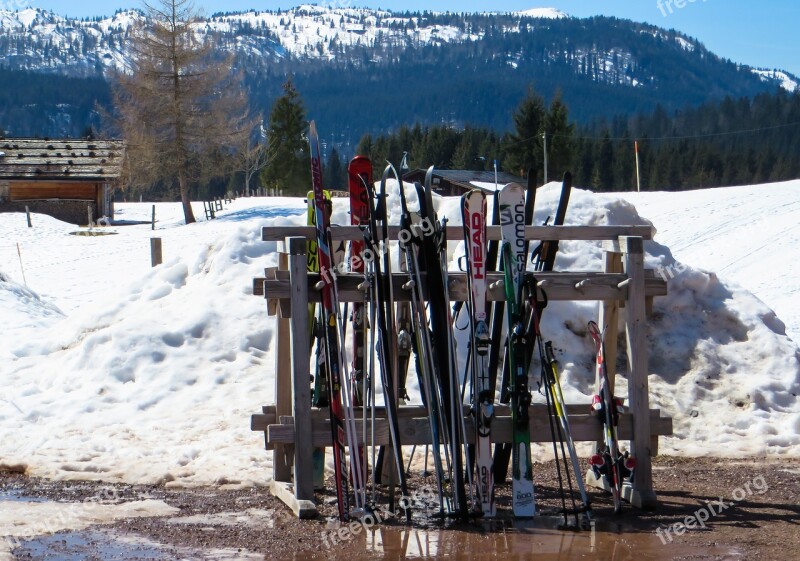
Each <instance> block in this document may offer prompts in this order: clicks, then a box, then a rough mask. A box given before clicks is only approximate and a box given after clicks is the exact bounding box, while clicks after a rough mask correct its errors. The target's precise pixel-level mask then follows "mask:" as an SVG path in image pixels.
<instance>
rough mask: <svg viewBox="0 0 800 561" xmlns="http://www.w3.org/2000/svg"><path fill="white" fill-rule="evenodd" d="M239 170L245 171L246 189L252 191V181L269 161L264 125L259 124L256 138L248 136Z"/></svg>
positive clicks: (242, 151)
mask: <svg viewBox="0 0 800 561" xmlns="http://www.w3.org/2000/svg"><path fill="white" fill-rule="evenodd" d="M239 154H240V158H239V170H238V171H241V172H243V173H244V190H245V193H248V194H249V193H250V182H251V181H252V180H253V177H255V176H256V175H257V174H258V173H259V172H261V170H262V169H263V168H264V166H266V165H267V162H268V161H269V154H268V153H267V144H266V131H265V130H264V125H259V134H258V136H257V137H256V138H254V137H253V136H249V137H247V139H246V140H245V144H244V146H243V147H242V149H241V150H240V152H239Z"/></svg>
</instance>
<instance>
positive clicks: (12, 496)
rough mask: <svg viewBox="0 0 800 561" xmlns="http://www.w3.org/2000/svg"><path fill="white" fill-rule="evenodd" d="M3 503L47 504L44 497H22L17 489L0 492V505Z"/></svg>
mask: <svg viewBox="0 0 800 561" xmlns="http://www.w3.org/2000/svg"><path fill="white" fill-rule="evenodd" d="M3 501H6V502H18V503H46V502H48V499H45V498H44V497H29V496H27V495H24V494H23V493H22V491H20V490H18V489H10V490H7V491H0V503H2V502H3Z"/></svg>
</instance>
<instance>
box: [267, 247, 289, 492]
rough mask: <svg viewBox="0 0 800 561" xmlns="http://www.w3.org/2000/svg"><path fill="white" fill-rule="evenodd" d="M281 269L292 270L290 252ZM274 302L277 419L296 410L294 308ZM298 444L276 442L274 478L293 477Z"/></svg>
mask: <svg viewBox="0 0 800 561" xmlns="http://www.w3.org/2000/svg"><path fill="white" fill-rule="evenodd" d="M278 270H279V271H288V270H289V256H288V255H287V254H286V253H285V252H281V253H279V254H278ZM271 303H273V304H274V310H271V311H272V312H273V315H276V318H277V321H276V323H277V329H276V330H275V348H276V353H275V419H280V418H281V416H283V415H291V414H292V371H291V364H292V349H291V337H292V336H291V325H290V317H291V312H288V311H286V312H287V313H284V310H282V309H281V306H280V304H279V302H277V301H272V302H271ZM293 457H294V447H292V446H287V445H284V444H275V447H274V449H273V453H272V480H273V481H281V482H290V481H291V480H292V463H293V461H294V460H293Z"/></svg>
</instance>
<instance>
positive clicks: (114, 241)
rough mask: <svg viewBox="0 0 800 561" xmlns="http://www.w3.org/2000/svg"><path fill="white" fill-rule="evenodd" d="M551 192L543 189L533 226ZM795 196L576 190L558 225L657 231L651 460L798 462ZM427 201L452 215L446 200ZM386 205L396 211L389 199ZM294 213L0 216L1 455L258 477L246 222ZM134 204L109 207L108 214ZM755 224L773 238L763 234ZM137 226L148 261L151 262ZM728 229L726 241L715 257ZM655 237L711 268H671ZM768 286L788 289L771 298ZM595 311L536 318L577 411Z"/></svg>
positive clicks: (287, 209) (261, 462)
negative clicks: (662, 435)
mask: <svg viewBox="0 0 800 561" xmlns="http://www.w3.org/2000/svg"><path fill="white" fill-rule="evenodd" d="M395 189H396V187H395ZM558 190H559V189H558V186H557V185H554V184H552V185H548V186H546V187H544V188H543V189H541V190H540V193H539V196H538V198H537V216H536V221H537V222H538V223H541V222H543V221H544V219H545V217H546V216H547V215H548V214H551V213H552V209H553V208H554V206H555V203H556V199H557V197H558ZM748 190H749V191H748ZM798 191H800V182H794V183H790V184H779V185H765V186H756V187H749V188H742V189H718V190H714V191H703V192H697V193H688V194H686V195H685V198H684V195H683V194H673V193H671V194H658V193H655V194H643V195H635V194H624V195H622V197H623V198H624V199H627V200H623V198H620V196H617V195H613V196H612V195H595V194H592V193H589V192H586V191H580V190H576V191H575V192H574V194H573V197H572V201H571V206H570V211H569V213H568V216H567V222H568V223H571V224H587V225H602V224H642V223H645V220H644V219H643V218H642V217H645V218H648V219H650V220H652V221H654V222H655V225H656V226H657V227H658V229H659V234H658V236H657V237H656V241H654V242H651V243H648V244H647V251H648V257H647V264H648V266H650V267H657V266H662V267H666V268H670V269H668V270H671V271H677V272H676V274H675V276H674V278H673V279H671V280H670V281H669V288H670V295H669V296H667V297H664V298H659V299H657V300H656V307H655V314H654V316H653V317H652V318H651V322H650V326H651V327H650V333H649V341H650V349H649V352H650V372H651V373H652V374H651V378H650V382H651V389H652V392H653V406H655V407H661V408H662V409H663V410H664V412H665V413H666V414H669V415H672V416H674V418H675V434H676V436H675V437H673V438H668V439H664V440H663V441H662V450H663V451H664V452H665V453H671V454H682V455H701V454H702V455H717V456H741V455H792V456H797V455H800V405H798V401H797V394H798V393H799V392H800V354H799V353H798V350H797V347H796V345H795V344H794V343H793V342H792V341H791V340H790V339H789V338H788V337H787V336H786V335H785V334H783V324H782V323H781V320H783V321H785V322H787V324H789V325H791V326H795V327H793V328H792V329H795V331H794V333H797V331H800V328H798V326H800V320H798V317H800V303H799V302H798V301H797V299H796V298H797V292H798V290H797V287H798V286H800V281H798V280H796V279H797V275H796V274H793V273H796V272H797V270H796V269H797V267H800V265H797V264H796V263H797V262H798V253H800V244H798V243H797V240H796V239H794V238H793V237H792V232H793V231H795V232H796V228H797V214H796V213H797V212H800V195H798ZM755 193H758V200H756V195H755ZM627 201H631V202H634V203H635V204H636V205H638V206H639V207H640V208H639V211H638V213H637V210H636V209H635V208H634V207H633V206H632V205H631V203H629V202H627ZM679 201H680V202H681V204H679ZM687 201H688V202H687ZM346 204H347V201H346V199H339V200H336V201H335V208H334V222H338V223H344V222H346V221H347V220H348V216H347V212H346V211H347V209H346V208H345V205H346ZM437 204H438V205H439V211H440V213H442V214H445V215H448V216H449V217H450V218H451V219H452V220H453V222H454V223H458V222H459V221H460V218H459V213H458V210H457V209H458V201H457V200H456V199H440V200H438V203H437ZM390 205H391V206H392V209H393V213H394V218H395V219H396V218H397V209H398V197H397V195H394V196H393V197H392V198H391V200H390ZM681 205H683V207H682V206H681ZM687 206H688V207H689V210H686V209H685V208H684V207H687ZM304 209H305V206H304V203H303V201H302V200H301V199H293V198H255V199H239V200H237V201H234V202H233V203H231V204H230V205H227V208H226V210H225V211H223V212H220V213H219V214H218V218H217V220H214V221H209V222H206V221H201V222H199V223H196V224H192V225H189V226H185V225H183V224H182V220H181V211H180V206H179V205H178V204H159V205H157V216H158V220H159V222H158V229H157V230H156V231H155V232H152V231H151V230H150V225H149V224H138V225H136V224H131V225H126V226H114V227H111V228H105V229H104V231H112V232H116V234H115V235H105V236H96V237H89V236H74V235H70V233H71V232H74V231H77V230H80V229H79V228H77V227H74V226H71V225H68V224H64V223H62V222H59V221H56V220H54V219H52V218H49V217H47V216H43V215H34V216H33V223H34V227H33V228H27V227H26V225H25V218H24V216H23V215H19V214H0V275H2V277H0V322H2V325H3V326H4V329H3V336H2V337H0V369H1V370H2V371H1V372H0V431H1V432H2V435H3V437H2V439H0V465H22V466H25V467H26V468H27V471H28V473H30V474H33V475H40V476H46V477H52V478H59V479H70V478H89V479H102V480H109V481H127V482H163V483H167V484H168V485H171V486H191V485H200V484H208V483H216V484H222V485H231V486H245V485H253V484H257V485H258V484H264V483H266V482H267V481H268V479H269V476H270V469H269V466H270V458H269V455H268V454H267V453H266V452H265V451H264V449H263V438H262V437H261V436H259V435H258V434H256V433H252V432H250V430H249V416H250V414H252V413H255V412H258V411H259V410H260V407H261V405H263V404H267V403H271V402H273V399H274V377H273V372H274V354H273V330H274V319H273V318H270V317H268V316H267V310H266V306H265V303H264V301H263V299H259V298H256V297H254V296H252V295H251V287H252V279H253V278H254V277H257V276H261V275H262V274H263V269H264V267H268V266H271V265H274V264H275V263H276V250H277V249H278V248H277V244H274V243H265V242H262V241H261V240H260V229H261V227H262V226H265V225H273V226H285V225H290V224H302V223H303V222H304V221H305V216H304ZM792 209H794V210H792ZM712 210H713V212H711V211H712ZM150 212H151V205H149V204H134V203H129V204H121V205H119V207H118V213H117V219H118V220H121V221H129V222H136V221H137V220H141V221H144V220H148V219H149V217H150ZM195 212H196V213H197V214H198V216H201V215H202V213H201V208H200V205H197V207H196V208H195ZM792 212H794V213H795V214H792ZM640 215H641V216H640ZM709 216H710V217H709ZM744 216H749V217H750V220H749V222H747V221H745V222H743V217H744ZM756 216H759V217H762V219H763V221H762V222H756V220H755V217H756ZM712 218H713V220H714V221H715V222H711V220H712ZM762 219H759V220H762ZM743 224H744V225H743ZM748 224H749V225H748ZM725 228H727V229H728V231H729V234H728V235H727V236H726V235H724V231H725ZM742 228H745V231H741V230H742ZM793 229H794V230H793ZM769 231H772V232H773V233H774V234H777V233H780V234H781V237H777V238H775V241H774V242H770V243H766V240H767V239H769V238H770V236H769ZM154 235H155V236H158V237H161V238H162V240H163V247H164V264H163V265H161V266H159V267H157V268H155V269H151V268H150V259H149V238H150V237H152V236H154ZM795 235H796V234H795ZM737 236H738V237H737ZM759 239H761V240H762V241H759ZM732 240H739V244H742V245H739V247H734V248H732V249H729V248H728V247H729V244H732V243H733V241H732ZM17 244H19V250H20V255H21V257H22V266H23V267H24V272H25V278H26V280H27V284H28V288H25V286H24V282H23V277H22V269H21V267H20V262H19V255H18V253H17ZM660 244H668V245H674V247H675V249H674V251H675V253H676V255H678V256H679V257H680V258H681V259H682V260H683V261H684V262H686V263H688V264H689V265H692V266H693V267H698V268H702V269H704V270H708V271H715V270H719V271H718V273H719V274H714V273H711V272H709V273H706V272H703V271H701V270H699V269H695V268H691V267H690V268H684V267H679V268H676V267H675V261H674V259H673V258H672V256H671V254H670V251H669V250H668V249H667V247H666V246H665V245H660ZM762 245H764V247H763V248H762V247H761V246H762ZM759 248H761V250H760V251H755V250H756V249H759ZM460 252H463V244H462V243H452V244H451V245H450V257H451V259H453V263H452V265H451V268H455V267H456V263H455V259H457V257H458V256H459V253H460ZM601 256H602V253H601V250H600V248H599V246H598V245H597V244H595V243H587V242H564V243H562V244H561V248H560V254H559V258H558V261H557V265H556V266H557V268H559V269H567V268H569V269H574V270H599V268H600V263H601ZM737 256H741V258H740V259H739V260H738V261H737ZM748 279H749V280H751V281H752V283H750V284H748V283H746V282H744V281H745V280H748ZM773 279H775V280H774V281H773ZM779 286H782V287H784V288H785V290H786V291H790V290H791V291H792V292H787V294H793V295H794V296H786V297H785V299H781V294H783V293H782V292H781V290H784V288H779ZM745 288H748V289H749V290H751V291H754V292H755V293H756V294H757V295H758V296H759V298H760V300H759V298H756V297H754V296H753V295H752V294H751V293H750V292H748V291H747V290H745ZM762 301H763V302H762ZM764 302H767V303H769V304H771V305H772V306H773V308H774V309H775V311H776V312H777V315H778V317H780V319H778V317H776V315H775V314H774V313H773V312H772V310H771V309H770V308H769V307H768V306H767V305H766V304H765V303H764ZM596 313H597V304H596V303H555V302H554V303H551V304H550V305H549V307H548V310H547V312H546V314H545V317H544V321H543V325H542V330H543V332H544V333H545V334H546V336H547V337H548V338H551V339H552V340H553V341H554V344H555V347H556V348H557V349H558V353H559V355H558V358H559V360H560V364H561V367H562V369H563V375H564V383H565V384H566V386H567V387H566V389H565V391H566V393H567V398H568V399H569V400H570V401H572V402H575V403H587V404H588V403H589V401H590V397H589V396H590V394H591V393H592V391H593V389H592V380H593V374H592V359H593V353H592V348H591V345H590V343H589V341H588V337H587V335H586V330H585V326H586V322H587V321H588V320H589V319H592V318H594V317H595V316H596ZM413 378H414V377H413V376H410V377H409V379H410V380H411V379H413ZM620 388H621V391H623V392H624V388H625V383H624V380H621V381H620ZM413 390H414V388H412V393H413Z"/></svg>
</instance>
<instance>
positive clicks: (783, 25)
mask: <svg viewBox="0 0 800 561" xmlns="http://www.w3.org/2000/svg"><path fill="white" fill-rule="evenodd" d="M156 1H157V0H156ZM302 3H304V2H302V1H301V0H297V1H284V0H280V1H277V0H195V6H196V7H197V8H198V9H201V10H203V11H204V13H205V14H206V15H210V14H212V13H214V12H218V11H239V10H247V9H251V8H253V9H263V10H266V9H277V8H290V7H292V6H296V5H299V4H302ZM308 3H312V2H308ZM317 3H319V4H327V5H332V6H342V7H343V6H369V7H374V8H377V7H382V8H387V9H392V10H412V11H413V10H436V11H447V10H450V11H459V12H464V11H467V12H480V11H513V10H524V9H528V8H534V7H554V8H558V9H560V10H563V11H564V12H567V13H568V14H570V15H573V16H579V17H585V16H592V15H608V16H616V17H621V18H628V19H633V20H636V21H645V22H648V23H652V24H655V25H659V26H661V27H666V28H675V29H677V30H679V31H682V32H684V33H687V34H688V35H691V36H693V37H696V38H698V39H700V41H702V42H703V43H704V44H705V45H706V47H708V48H709V49H711V50H712V51H713V52H715V53H717V54H718V55H720V56H723V57H726V58H730V59H731V60H733V61H735V62H741V63H744V64H749V65H752V66H757V67H765V68H780V69H785V70H789V71H790V72H793V73H794V74H797V75H800V0H660V3H659V0H495V1H488V0H483V1H477V0H460V1H459V0H427V1H425V0H366V1H364V0H332V1H329V2H322V1H319V0H318V1H317ZM28 6H31V7H40V8H45V9H49V10H53V11H55V12H56V13H59V14H61V15H69V16H75V17H89V16H98V15H111V14H112V13H113V12H114V11H115V10H116V9H118V8H136V7H141V6H142V2H141V0H80V1H76V0H0V8H5V9H9V8H11V9H16V8H24V7H28Z"/></svg>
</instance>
